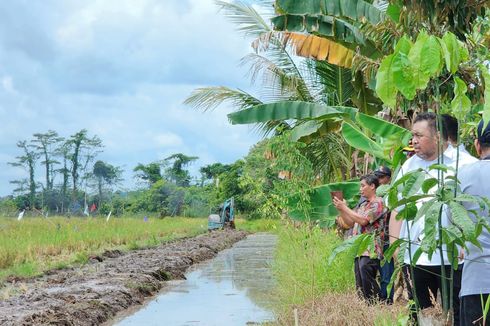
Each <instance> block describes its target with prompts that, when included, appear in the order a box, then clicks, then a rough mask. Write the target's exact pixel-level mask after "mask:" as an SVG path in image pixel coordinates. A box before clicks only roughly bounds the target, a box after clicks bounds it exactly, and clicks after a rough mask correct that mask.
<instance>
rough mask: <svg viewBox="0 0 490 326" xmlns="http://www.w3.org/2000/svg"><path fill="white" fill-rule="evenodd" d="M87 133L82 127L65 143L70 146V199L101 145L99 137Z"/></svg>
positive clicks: (75, 192)
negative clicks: (71, 184)
mask: <svg viewBox="0 0 490 326" xmlns="http://www.w3.org/2000/svg"><path fill="white" fill-rule="evenodd" d="M87 133H88V132H87V130H86V129H82V130H80V131H79V132H77V133H76V134H74V135H72V136H70V138H69V139H68V140H67V141H66V144H67V145H68V147H69V148H70V155H69V160H70V163H71V170H70V172H71V178H72V182H73V188H72V199H75V198H76V196H77V190H78V186H79V183H80V176H82V179H83V178H85V177H86V176H85V175H84V172H86V169H87V166H88V164H89V163H90V162H91V161H92V160H93V159H94V158H95V157H96V156H97V154H98V153H99V152H100V148H101V147H102V141H101V140H100V138H99V137H97V136H93V137H88V135H87Z"/></svg>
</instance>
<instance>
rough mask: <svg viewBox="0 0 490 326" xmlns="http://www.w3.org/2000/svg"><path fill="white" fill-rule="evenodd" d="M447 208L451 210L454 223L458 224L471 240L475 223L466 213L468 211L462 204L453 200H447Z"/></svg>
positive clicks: (473, 235)
mask: <svg viewBox="0 0 490 326" xmlns="http://www.w3.org/2000/svg"><path fill="white" fill-rule="evenodd" d="M449 208H450V210H451V219H452V221H453V223H454V224H456V225H457V226H459V227H460V228H461V230H462V231H463V234H464V235H465V236H466V237H468V239H470V240H471V238H474V237H475V224H474V223H473V221H472V220H471V218H470V216H469V215H468V211H467V210H466V209H465V208H464V207H463V205H461V204H459V203H457V202H455V201H450V202H449Z"/></svg>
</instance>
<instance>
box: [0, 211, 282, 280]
mask: <svg viewBox="0 0 490 326" xmlns="http://www.w3.org/2000/svg"><path fill="white" fill-rule="evenodd" d="M276 223H277V222H275V221H271V220H256V221H246V220H243V219H239V220H237V222H236V225H237V228H238V229H243V230H246V231H249V232H257V231H266V230H273V229H276ZM205 232H207V219H206V218H181V217H177V218H165V219H158V218H152V217H150V218H147V219H145V218H144V217H143V216H139V217H137V218H136V217H125V218H112V219H110V220H109V221H108V222H107V221H106V219H105V218H66V217H49V218H42V217H38V218H25V219H23V220H21V221H17V219H15V218H0V281H1V280H3V279H5V278H6V277H8V276H10V275H14V276H20V277H31V276H34V275H38V274H40V273H42V272H43V271H46V270H49V269H55V268H63V267H67V266H69V265H72V264H83V263H85V262H87V261H88V259H89V258H90V256H92V255H96V254H98V253H101V252H103V251H104V250H109V249H119V250H123V251H124V250H131V249H137V248H142V247H151V246H156V245H158V244H160V243H162V242H166V241H169V240H173V239H177V238H182V237H189V236H195V235H197V234H200V233H205Z"/></svg>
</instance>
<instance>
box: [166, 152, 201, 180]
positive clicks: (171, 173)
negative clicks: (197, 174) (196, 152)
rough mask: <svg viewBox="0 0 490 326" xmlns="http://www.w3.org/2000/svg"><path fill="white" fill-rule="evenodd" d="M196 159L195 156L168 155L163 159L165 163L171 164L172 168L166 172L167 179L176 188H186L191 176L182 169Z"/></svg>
mask: <svg viewBox="0 0 490 326" xmlns="http://www.w3.org/2000/svg"><path fill="white" fill-rule="evenodd" d="M198 158H199V157H197V156H187V155H185V154H182V153H177V154H173V155H170V156H169V157H167V158H166V159H164V161H165V162H172V166H171V167H169V168H168V169H167V170H166V176H167V178H168V179H169V180H170V181H171V182H173V183H175V184H176V185H177V186H181V187H188V186H189V185H190V180H191V176H190V174H189V171H187V170H186V169H184V168H185V167H186V166H187V165H189V164H190V163H192V162H193V161H195V160H197V159H198Z"/></svg>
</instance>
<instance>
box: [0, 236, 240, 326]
mask: <svg viewBox="0 0 490 326" xmlns="http://www.w3.org/2000/svg"><path fill="white" fill-rule="evenodd" d="M245 236H246V233H245V232H241V231H226V232H212V233H209V234H205V235H201V236H198V237H195V238H189V239H184V240H179V241H175V242H171V243H168V244H165V245H162V246H159V247H157V248H152V249H143V250H137V251H132V252H129V253H121V252H119V251H108V252H105V253H104V254H102V255H100V256H97V257H93V258H91V260H90V262H89V263H88V264H87V265H85V266H84V267H82V268H76V269H67V270H59V271H52V272H49V273H47V274H46V275H44V276H42V277H38V278H35V279H31V280H11V281H10V282H7V283H6V284H5V285H4V287H3V288H2V292H3V293H5V294H7V295H8V298H7V299H5V300H2V301H0V325H45V324H55V325H98V324H101V323H103V322H105V321H107V320H108V319H110V318H111V317H113V316H114V315H115V314H116V313H118V312H120V311H123V310H125V309H127V308H129V307H131V306H134V305H138V304H141V303H143V301H144V299H145V298H146V297H149V296H151V295H153V294H155V293H156V292H157V291H158V290H160V289H161V288H162V287H163V286H165V281H166V280H169V279H179V278H180V279H181V278H184V272H185V271H186V270H187V268H188V267H189V266H191V265H192V264H194V263H197V262H200V261H203V260H206V259H210V258H212V257H214V256H215V255H216V254H217V253H218V252H219V251H221V250H223V249H226V248H228V247H231V245H233V244H234V243H235V242H237V241H239V240H241V239H243V238H244V237H245Z"/></svg>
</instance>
